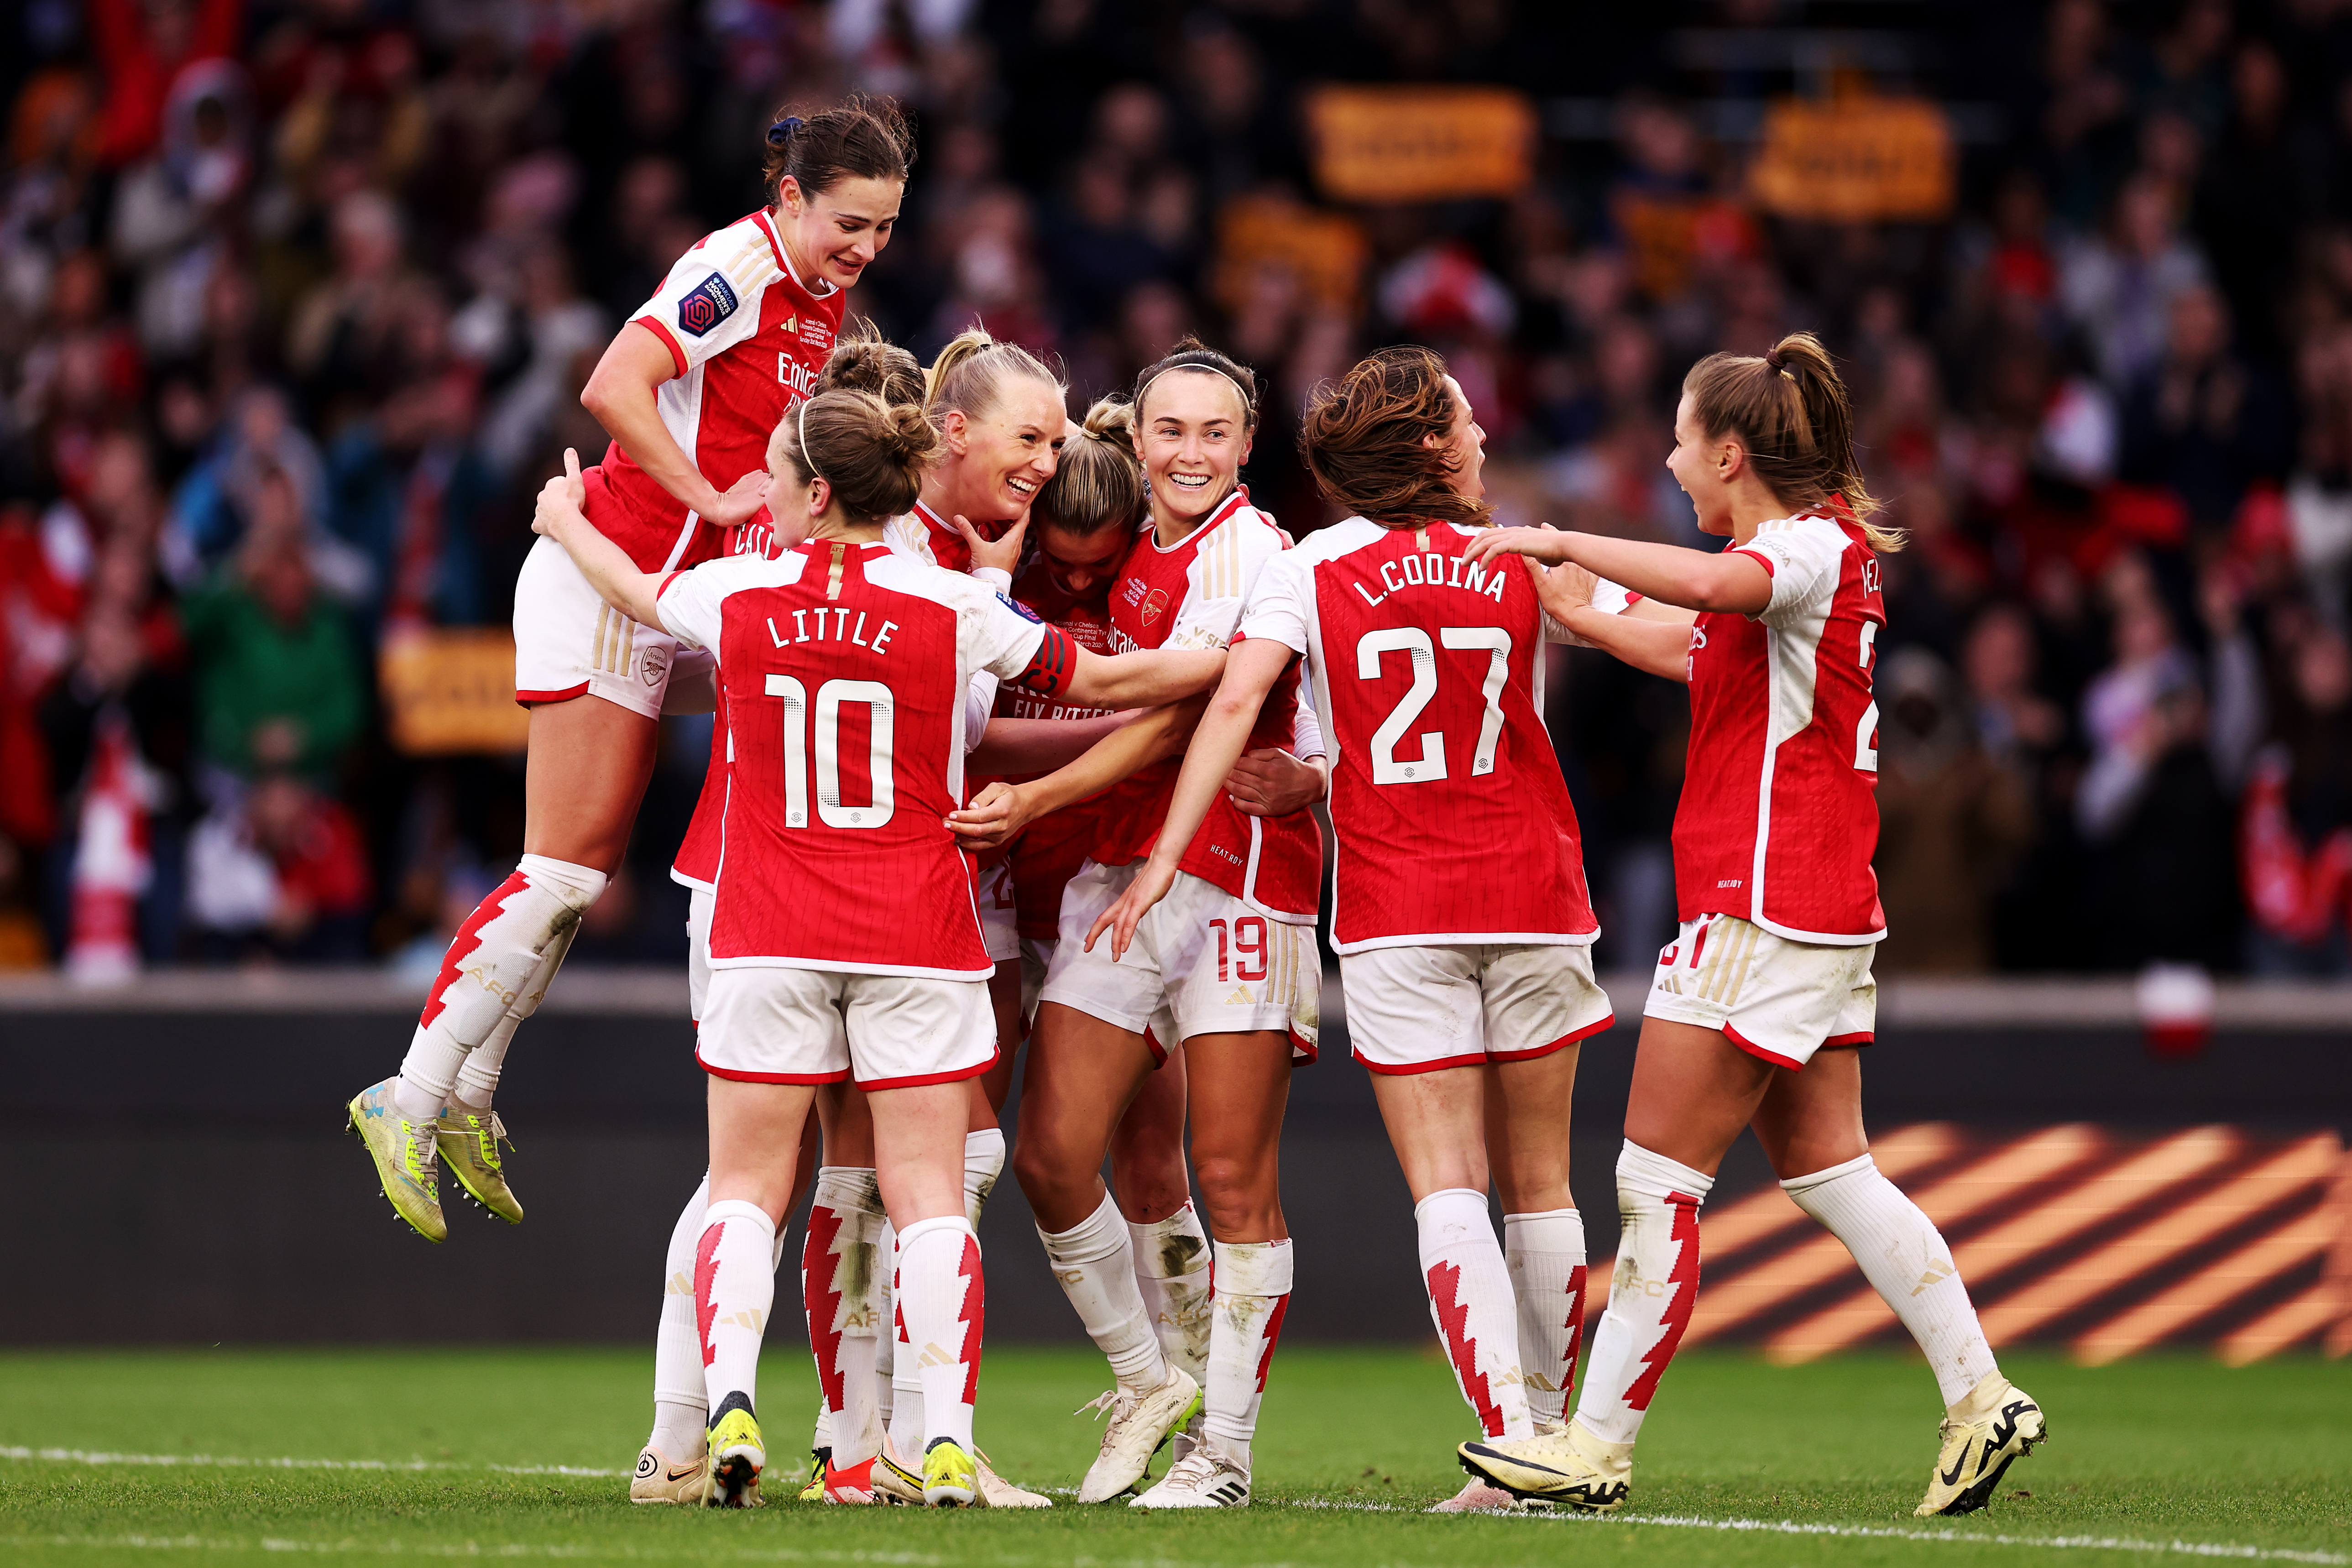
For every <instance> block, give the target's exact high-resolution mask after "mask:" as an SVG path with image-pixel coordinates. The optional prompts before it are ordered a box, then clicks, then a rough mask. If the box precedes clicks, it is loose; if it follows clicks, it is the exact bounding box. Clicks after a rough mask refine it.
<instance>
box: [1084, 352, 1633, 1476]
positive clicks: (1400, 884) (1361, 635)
mask: <svg viewBox="0 0 2352 1568" xmlns="http://www.w3.org/2000/svg"><path fill="white" fill-rule="evenodd" d="M1485 439H1486V437H1485V433H1484V432H1483V431H1481V430H1480V429H1479V427H1478V425H1477V421H1476V419H1475V416H1473V414H1472V412H1471V408H1470V405H1469V402H1468V400H1467V399H1466V398H1465V397H1464V395H1463V394H1462V389H1461V387H1460V385H1459V384H1456V383H1455V382H1454V379H1453V378H1452V377H1451V376H1449V375H1448V374H1446V372H1445V365H1444V361H1442V360H1440V359H1439V358H1438V357H1437V356H1436V355H1435V354H1433V353H1430V352H1429V351H1428V350H1426V349H1421V348H1398V349H1388V350H1383V351H1382V352H1381V353H1377V354H1374V355H1373V356H1372V357H1371V358H1370V359H1368V360H1365V361H1364V362H1363V363H1360V364H1359V365H1357V366H1356V367H1355V368H1354V369H1353V370H1351V371H1349V373H1348V374H1347V375H1346V376H1344V377H1343V378H1341V380H1340V381H1339V383H1338V384H1336V385H1333V386H1329V387H1327V388H1325V389H1324V390H1322V391H1321V392H1320V393H1318V395H1317V396H1316V398H1315V400H1314V402H1313V403H1312V405H1310V406H1309V407H1308V409H1307V416H1306V421H1305V424H1304V426H1303V428H1302V431H1301V436H1300V446H1301V447H1302V449H1303V450H1304V452H1305V454H1306V457H1307V464H1308V466H1309V468H1311V469H1312V471H1313V472H1314V474H1315V477H1316V479H1317V482H1318V484H1319V485H1320V486H1321V488H1322V490H1323V492H1324V494H1325V495H1326V496H1327V497H1328V498H1329V499H1330V500H1333V501H1335V502H1336V503H1338V504H1339V505H1341V506H1343V507H1346V508H1348V509H1349V511H1350V512H1351V513H1353V514H1354V515H1351V516H1350V517H1349V518H1348V520H1347V521H1344V522H1340V523H1338V524H1335V525H1334V526H1332V527H1329V528H1326V529H1324V530H1323V531H1320V532H1318V533H1317V534H1315V535H1313V536H1312V537H1311V538H1309V539H1308V540H1307V542H1306V543H1305V544H1304V545H1302V546H1301V547H1300V548H1298V549H1297V550H1293V551H1289V552H1286V553H1284V554H1281V555H1277V556H1276V557H1275V558H1274V559H1273V560H1272V561H1270V562H1268V563H1266V566H1265V570H1264V571H1263V572H1262V573H1260V574H1259V575H1258V580H1257V584H1256V586H1255V588H1253V589H1252V590H1251V592H1250V595H1249V599H1248V603H1247V605H1246V606H1245V607H1244V609H1243V611H1242V617H1241V626H1240V638H1239V640H1238V642H1237V644H1236V646H1235V647H1234V651H1233V653H1232V655H1231V656H1230V658H1228V660H1227V663H1226V666H1225V674H1224V679H1223V682H1222V684H1220V685H1219V687H1218V689H1217V694H1216V696H1215V698H1214V699H1213V700H1212V701H1211V702H1210V705H1209V710H1208V713H1207V715H1206V716H1205V717H1204V718H1203V719H1202V721H1201V726H1200V729H1199V730H1198V731H1196V732H1195V733H1194V735H1193V737H1192V749H1191V750H1190V752H1187V753H1186V756H1185V759H1184V766H1183V772H1182V773H1181V777H1180V778H1179V780H1178V782H1177V785H1176V792H1175V795H1174V797H1173V799H1172V801H1171V804H1170V806H1169V810H1168V821H1167V824H1166V826H1164V827H1162V828H1161V829H1160V841H1159V844H1158V846H1157V847H1155V848H1154V849H1153V850H1152V853H1151V857H1150V859H1149V860H1148V861H1146V862H1145V864H1144V867H1143V869H1142V871H1141V872H1140V873H1139V875H1138V876H1137V877H1136V879H1134V881H1133V882H1132V883H1130V884H1129V887H1128V889H1127V890H1126V892H1125V893H1123V894H1122V895H1121V896H1120V898H1119V900H1118V902H1117V903H1116V904H1114V905H1112V906H1111V907H1110V908H1109V909H1108V910H1105V911H1104V912H1103V913H1102V914H1101V915H1100V916H1098V917H1097V919H1096V921H1095V922H1094V925H1093V927H1092V929H1091V930H1089V931H1087V941H1088V942H1095V941H1096V940H1097V938H1098V937H1100V936H1101V935H1102V934H1103V933H1104V932H1105V931H1108V932H1109V934H1110V943H1109V945H1110V949H1111V952H1112V954H1113V956H1114V957H1116V956H1117V955H1118V954H1119V953H1121V952H1124V951H1125V950H1126V949H1127V947H1128V946H1129V943H1130V942H1133V941H1134V938H1135V932H1136V930H1137V927H1138V925H1139V922H1141V921H1144V920H1146V919H1148V918H1149V913H1150V910H1152V908H1153V907H1154V906H1155V905H1156V904H1158V903H1159V901H1160V900H1161V899H1162V898H1164V897H1165V896H1166V895H1167V893H1168V891H1169V889H1171V888H1172V887H1173V886H1174V885H1175V882H1176V879H1177V877H1178V874H1179V873H1178V870H1177V866H1178V861H1179V858H1180V857H1181V846H1183V845H1185V844H1188V843H1189V842H1191V840H1192V835H1193V833H1194V832H1195V831H1197V830H1198V828H1199V827H1200V825H1201V824H1202V822H1203V821H1204V820H1206V818H1207V816H1208V814H1209V812H1210V810H1211V808H1212V807H1213V805H1214V804H1215V801H1216V796H1217V794H1218V789H1219V781H1220V780H1222V779H1223V776H1224V773H1225V770H1226V768H1228V767H1229V766H1231V765H1232V763H1233V761H1234V758H1235V757H1237V756H1238V755H1239V754H1240V752H1241V749H1242V747H1243V746H1244V744H1245V743H1246V742H1247V741H1248V738H1249V733H1250V731H1251V729H1252V728H1253V727H1254V726H1255V724H1256V723H1257V720H1258V713H1259V710H1260V709H1261V707H1262V706H1263V705H1264V703H1265V699H1266V697H1267V696H1268V694H1269V693H1271V692H1273V691H1274V690H1275V689H1276V685H1277V683H1278V682H1280V681H1281V680H1282V679H1283V678H1284V676H1285V675H1286V673H1287V672H1288V671H1289V669H1290V668H1291V667H1292V665H1293V664H1294V663H1295V662H1296V661H1297V660H1298V659H1300V658H1305V660H1306V661H1307V670H1308V672H1309V674H1310V675H1311V677H1312V679H1313V681H1314V688H1315V694H1316V706H1317V708H1318V710H1319V711H1320V712H1321V713H1322V714H1323V715H1324V716H1325V724H1326V726H1327V729H1328V734H1329V738H1330V742H1331V743H1332V746H1333V750H1334V752H1335V753H1336V759H1337V760H1336V763H1335V765H1334V767H1333V770H1332V787H1331V825H1332V826H1333V828H1334V829H1335V830H1336V831H1337V834H1338V839H1339V864H1338V867H1337V870H1336V877H1335V881H1334V885H1333V888H1334V890H1333V905H1332V923H1331V939H1332V945H1333V946H1334V947H1336V948H1337V949H1338V950H1339V954H1340V958H1339V973H1340V981H1341V984H1344V985H1345V986H1346V988H1347V995H1348V1034H1349V1040H1350V1042H1351V1043H1352V1045H1353V1047H1354V1051H1355V1055H1356V1059H1357V1060H1359V1061H1360V1062H1362V1063H1363V1064H1364V1065H1365V1066H1366V1067H1367V1068H1370V1070H1371V1072H1372V1074H1373V1078H1372V1088H1373V1091H1374V1093H1375V1095H1376V1096H1377V1097H1378V1099H1379V1100H1380V1106H1381V1119H1382V1120H1383V1121H1385V1122H1386V1123H1387V1124H1388V1130H1389V1138H1390V1141H1391V1142H1392V1143H1393V1144H1394V1146H1395V1149H1396V1153H1397V1160H1398V1163H1400V1164H1401V1165H1402V1167H1403V1169H1404V1175H1405V1183H1406V1185H1407V1186H1408V1187H1409V1188H1411V1190H1412V1197H1413V1205H1414V1207H1413V1217H1414V1220H1415V1222H1416V1224H1417V1226H1419V1230H1420V1242H1421V1246H1420V1251H1421V1267H1422V1272H1423V1279H1424V1283H1425V1284H1426V1285H1427V1287H1428V1290H1429V1305H1430V1315H1431V1317H1432V1318H1433V1320H1434V1321H1435V1322H1436V1324H1437V1330H1438V1334H1439V1336H1440V1338H1441V1340H1442V1341H1443V1342H1444V1346H1445V1350H1446V1354H1447V1356H1448V1359H1449V1360H1450V1361H1451V1362H1452V1363H1453V1366H1454V1377H1455V1380H1456V1383H1457V1384H1458V1385H1459V1387H1460V1388H1461V1391H1462V1394H1463V1397H1464V1398H1465V1400H1466V1401H1468V1403H1469V1405H1470V1408H1471V1410H1472V1413H1473V1414H1474V1415H1476V1416H1477V1418H1478V1421H1479V1424H1480V1426H1481V1427H1482V1429H1483V1430H1484V1433H1485V1435H1486V1436H1487V1437H1489V1438H1502V1437H1528V1436H1534V1434H1535V1430H1536V1425H1535V1424H1536V1423H1538V1422H1542V1423H1545V1424H1547V1425H1550V1424H1556V1423H1557V1422H1558V1421H1559V1416H1560V1410H1561V1405H1562V1402H1563V1400H1564V1399H1565V1397H1566V1389H1567V1387H1568V1385H1569V1384H1570V1382H1571V1381H1572V1379H1573V1375H1574V1372H1575V1367H1576V1342H1577V1338H1578V1334H1579V1331H1580V1328H1581V1325H1582V1321H1583V1305H1584V1303H1583V1279H1584V1224H1583V1220H1582V1218H1581V1217H1580V1215H1578V1214H1577V1212H1576V1208H1575V1205H1574V1203H1573V1201H1572V1200H1571V1198H1570V1195H1569V1186H1568V1118H1569V1106H1570V1096H1571V1092H1572V1091H1573V1089H1574V1088H1575V1084H1576V1059H1577V1042H1578V1041H1580V1040H1582V1039H1584V1038H1585V1037H1588V1036H1591V1035H1593V1034H1596V1033H1598V1032H1599V1031H1601V1030H1602V1029H1605V1028H1607V1027H1608V1026H1609V1024H1610V1022H1611V1014H1610V1008H1609V997H1608V994H1606V993H1605V992H1603V991H1602V990H1601V986H1600V984H1599V983H1598V982H1597V981H1595V979H1594V978H1593V973H1592V959H1591V942H1592V940H1593V938H1594V937H1595V936H1597V935H1598V934H1599V926H1598V925H1597V924H1596V923H1595V921H1594V920H1593V918H1592V907H1591V900H1590V898H1589V897H1588V896H1587V894H1586V890H1585V883H1584V858H1583V849H1582V847H1581V845H1580V842H1579V840H1578V836H1577V826H1576V810H1575V807H1574V806H1572V805H1570V802H1569V798H1568V787H1567V784H1565V782H1564V781H1563V780H1562V779H1561V777H1560V773H1559V761H1558V760H1557V758H1556V757H1555V756H1554V754H1553V752H1552V745H1551V738H1550V736H1549V734H1548V733H1547V732H1546V731H1545V729H1544V722H1543V643H1544V642H1545V641H1546V640H1547V637H1550V638H1559V637H1562V636H1563V635H1564V634H1562V633H1561V631H1560V630H1559V627H1558V626H1557V624H1556V623H1553V622H1551V621H1549V618H1548V617H1547V616H1545V615H1544V613H1543V609H1542V607H1541V605H1539V603H1538V599H1537V596H1536V591H1535V586H1534V584H1533V583H1532V581H1531V580H1530V579H1529V577H1528V575H1527V574H1523V573H1520V572H1517V571H1505V570H1502V569H1499V568H1494V569H1489V568H1482V567H1478V566H1475V565H1472V564H1470V563H1468V562H1467V561H1466V560H1465V552H1466V549H1467V547H1468V546H1469V543H1470V542H1471V541H1472V540H1473V539H1475V537H1476V536H1477V532H1476V531H1477V530H1478V529H1480V528H1482V527H1483V526H1484V525H1485V524H1486V521H1487V518H1488V514H1489V510H1490V509H1489V508H1488V507H1487V505H1486V502H1485V501H1484V500H1481V499H1480V498H1481V497H1482V496H1483V495H1484V494H1485V493H1486V487H1485V485H1484V483H1483V482H1482V480H1481V479H1480V477H1479V470H1480V467H1481V465H1482V463H1483V462H1484V460H1485V452H1484V442H1485ZM1490 1171H1491V1174H1492V1177H1493V1179H1494V1182H1495V1184H1496V1186H1497V1187H1499V1188H1500V1190H1501V1193H1502V1197H1503V1207H1504V1210H1505V1217H1504V1235H1505V1237H1506V1241H1507V1246H1498V1245H1497V1244H1496V1237H1495V1229H1494V1226H1493V1225H1492V1223H1491V1222H1490V1221H1489V1220H1488V1219H1487V1217H1486V1188H1487V1184H1488V1180H1489V1175H1490ZM1515 1286H1516V1287H1517V1289H1516V1290H1515V1289H1514V1288H1515ZM1510 1501H1511V1499H1510V1497H1509V1495H1508V1494H1507V1493H1505V1492H1502V1491H1500V1490H1498V1489H1495V1488H1494V1487H1491V1486H1487V1485H1485V1484H1483V1483H1481V1482H1478V1481H1473V1482H1472V1483H1471V1484H1470V1485H1469V1486H1467V1487H1465V1489H1464V1490H1463V1492H1462V1494H1461V1495H1460V1496H1458V1497H1456V1498H1454V1499H1452V1500H1449V1501H1447V1502H1444V1503H1441V1504H1439V1505H1438V1506H1439V1508H1440V1509H1441V1510H1446V1511H1454V1510H1460V1509H1465V1508H1475V1507H1497V1506H1507V1505H1509V1503H1510Z"/></svg>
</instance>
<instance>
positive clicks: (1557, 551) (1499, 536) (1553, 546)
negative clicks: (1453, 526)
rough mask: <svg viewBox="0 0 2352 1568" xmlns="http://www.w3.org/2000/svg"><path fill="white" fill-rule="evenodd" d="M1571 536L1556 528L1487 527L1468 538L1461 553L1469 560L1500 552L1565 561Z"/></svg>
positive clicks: (1487, 557)
mask: <svg viewBox="0 0 2352 1568" xmlns="http://www.w3.org/2000/svg"><path fill="white" fill-rule="evenodd" d="M1573 537H1574V536H1573V535H1571V534H1566V533H1562V532H1560V531H1559V530H1558V529H1556V528H1490V529H1487V530H1486V531H1484V532H1482V533H1480V534H1478V535H1477V536H1476V537H1475V538H1474V539H1472V540H1471V541H1470V543H1469V545H1468V547H1467V548H1465V550H1464V551H1463V552H1462V553H1463V555H1464V556H1465V558H1466V559H1468V560H1472V561H1487V560H1491V559H1493V558H1494V557H1495V556H1497V555H1502V554H1511V555H1531V556H1533V557H1534V558H1535V559H1537V560H1538V561H1565V560H1567V559H1568V558H1569V554H1568V552H1569V547H1570V546H1569V542H1570V539H1571V538H1573Z"/></svg>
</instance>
